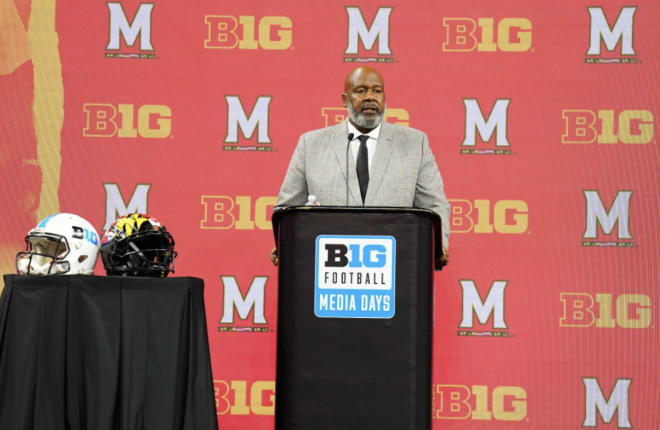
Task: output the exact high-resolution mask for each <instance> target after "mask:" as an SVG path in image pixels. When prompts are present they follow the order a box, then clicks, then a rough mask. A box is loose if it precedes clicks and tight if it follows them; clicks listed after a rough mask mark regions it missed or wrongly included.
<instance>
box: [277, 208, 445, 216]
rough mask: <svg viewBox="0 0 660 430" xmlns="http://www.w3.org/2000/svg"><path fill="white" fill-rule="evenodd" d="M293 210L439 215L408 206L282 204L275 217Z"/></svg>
mask: <svg viewBox="0 0 660 430" xmlns="http://www.w3.org/2000/svg"><path fill="white" fill-rule="evenodd" d="M291 212H319V213H323V212H341V213H389V214H393V213H411V214H417V215H428V216H431V217H439V216H440V215H438V214H437V213H435V212H433V211H432V210H429V209H422V208H408V207H384V206H280V207H276V208H274V210H273V218H280V217H281V216H282V215H283V214H285V213H291Z"/></svg>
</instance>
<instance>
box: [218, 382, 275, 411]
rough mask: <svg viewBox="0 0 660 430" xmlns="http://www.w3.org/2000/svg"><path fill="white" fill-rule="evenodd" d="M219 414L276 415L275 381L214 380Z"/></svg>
mask: <svg viewBox="0 0 660 430" xmlns="http://www.w3.org/2000/svg"><path fill="white" fill-rule="evenodd" d="M213 392H214V394H215V407H216V411H217V413H218V415H226V414H229V415H275V381H268V380H266V381H260V380H257V381H247V380H231V381H224V380H217V379H216V380H213Z"/></svg>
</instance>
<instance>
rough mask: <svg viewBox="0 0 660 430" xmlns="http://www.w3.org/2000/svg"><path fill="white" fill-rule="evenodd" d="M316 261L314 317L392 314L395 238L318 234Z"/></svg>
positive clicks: (383, 315)
mask: <svg viewBox="0 0 660 430" xmlns="http://www.w3.org/2000/svg"><path fill="white" fill-rule="evenodd" d="M315 261H316V265H315V279H316V281H315V294H314V314H315V315H316V316H317V317H319V318H392V317H393V316H394V312H395V303H394V298H395V261H396V240H395V239H394V237H392V236H344V235H319V236H318V237H317V238H316V258H315Z"/></svg>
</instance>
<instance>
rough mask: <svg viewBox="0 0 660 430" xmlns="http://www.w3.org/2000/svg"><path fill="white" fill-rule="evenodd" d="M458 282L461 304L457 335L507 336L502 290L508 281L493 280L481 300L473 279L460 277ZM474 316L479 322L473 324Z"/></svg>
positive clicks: (507, 328)
mask: <svg viewBox="0 0 660 430" xmlns="http://www.w3.org/2000/svg"><path fill="white" fill-rule="evenodd" d="M459 283H460V285H461V289H462V291H463V306H462V317H461V323H460V324H459V326H458V335H459V336H488V337H508V336H509V327H508V326H507V324H506V321H505V313H504V310H505V309H504V303H505V300H504V292H505V291H504V290H505V288H506V286H507V284H508V283H509V281H493V283H492V284H491V286H490V289H489V290H488V292H487V293H486V294H484V299H483V300H482V299H481V294H479V290H478V289H477V285H476V283H475V282H474V281H473V280H470V279H461V280H459ZM475 317H476V319H477V321H478V322H479V324H475V321H474V319H475ZM489 322H490V324H489Z"/></svg>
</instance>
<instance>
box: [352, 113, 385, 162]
mask: <svg viewBox="0 0 660 430" xmlns="http://www.w3.org/2000/svg"><path fill="white" fill-rule="evenodd" d="M346 122H347V123H348V134H351V133H353V140H351V143H350V145H351V152H352V153H353V161H355V162H356V163H357V156H358V151H359V150H360V140H359V139H358V137H359V136H361V135H362V134H366V135H367V136H369V139H368V140H367V150H368V152H369V172H371V160H373V159H374V154H375V153H376V143H378V136H379V135H380V126H381V125H380V124H378V127H376V128H374V129H373V130H371V131H370V132H369V133H361V132H360V130H358V129H357V128H355V126H354V125H353V124H351V122H350V121H349V120H346Z"/></svg>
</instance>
